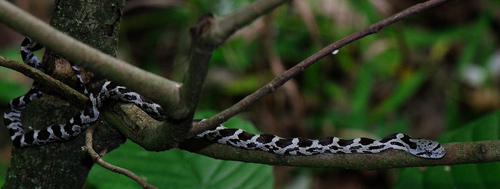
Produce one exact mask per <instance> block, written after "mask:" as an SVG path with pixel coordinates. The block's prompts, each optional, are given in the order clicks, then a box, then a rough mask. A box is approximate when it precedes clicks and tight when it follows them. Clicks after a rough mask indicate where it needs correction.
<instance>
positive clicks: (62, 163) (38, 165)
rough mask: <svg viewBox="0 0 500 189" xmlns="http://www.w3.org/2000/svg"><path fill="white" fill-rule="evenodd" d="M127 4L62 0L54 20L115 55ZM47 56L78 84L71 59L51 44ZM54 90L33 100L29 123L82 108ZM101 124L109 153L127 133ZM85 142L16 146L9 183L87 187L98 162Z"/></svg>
mask: <svg viewBox="0 0 500 189" xmlns="http://www.w3.org/2000/svg"><path fill="white" fill-rule="evenodd" d="M124 4H125V1H124V0H103V1H78V0H66V1H56V2H55V5H54V11H53V14H52V19H51V25H52V26H53V27H55V28H57V29H59V30H60V31H63V32H65V33H67V34H69V35H71V36H73V37H74V38H76V39H78V40H80V41H83V42H84V43H87V44H89V45H90V46H92V47H94V48H97V49H99V50H101V51H102V52H105V53H107V54H110V55H112V56H114V55H115V54H116V48H117V34H118V27H119V21H120V18H121V12H122V10H123V7H124ZM34 29H36V28H34ZM43 59H44V61H43V62H44V66H46V67H47V68H48V74H49V75H51V76H52V77H55V78H57V79H59V80H61V81H64V82H65V83H67V84H69V85H70V86H71V85H74V81H75V80H74V74H73V72H72V71H71V69H70V67H69V64H68V63H67V61H66V60H65V59H63V58H62V57H60V56H58V55H56V54H54V53H51V52H50V49H49V50H47V51H46V53H45V56H44V58H43ZM84 80H86V82H88V81H91V82H93V81H96V80H97V79H96V78H94V77H93V75H92V74H89V73H87V74H84ZM87 86H88V85H87ZM51 94H53V93H51V92H50V91H46V94H44V96H43V98H41V99H40V100H37V101H35V102H33V103H31V104H29V105H28V107H27V108H26V109H25V111H23V123H24V125H25V126H32V127H33V128H34V129H40V128H44V127H46V126H47V125H49V124H53V123H62V122H65V121H67V120H68V119H69V118H70V117H72V116H73V115H74V114H75V113H76V112H77V110H78V109H79V108H76V107H73V106H71V105H70V104H69V103H67V102H66V101H64V100H61V99H60V98H58V97H57V96H53V95H51ZM97 124H98V128H99V129H98V132H97V133H96V136H95V137H94V138H95V141H94V143H95V144H94V147H95V148H96V151H97V152H109V151H111V150H112V149H114V148H116V147H117V146H119V145H120V144H122V143H123V142H124V138H123V137H122V136H121V135H120V134H118V133H117V132H116V131H114V130H113V129H111V128H110V127H108V126H107V124H106V123H104V121H99V122H98V123H97ZM82 146H84V135H80V136H78V137H77V138H76V139H75V140H72V141H70V142H66V143H53V144H50V145H46V146H42V147H35V148H25V149H19V148H14V149H13V150H12V160H11V164H10V165H9V169H8V171H7V178H6V182H5V185H4V188H82V187H83V185H84V183H85V181H86V178H87V175H88V173H89V171H90V169H91V167H92V165H93V161H92V160H91V158H90V157H89V156H88V154H87V153H86V152H85V151H83V150H82V148H81V147H82Z"/></svg>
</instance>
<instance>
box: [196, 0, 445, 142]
mask: <svg viewBox="0 0 500 189" xmlns="http://www.w3.org/2000/svg"><path fill="white" fill-rule="evenodd" d="M447 1H449V0H430V1H426V2H424V3H420V4H416V5H414V6H412V7H410V8H408V9H405V10H403V11H401V12H399V13H397V14H395V15H392V16H391V17H389V18H386V19H384V20H382V21H380V22H377V23H375V24H373V25H371V26H369V27H367V28H365V29H363V30H360V31H358V32H356V33H353V34H351V35H349V36H347V37H344V38H342V39H340V40H338V41H336V42H334V43H332V44H330V45H328V46H326V47H324V48H323V49H321V50H320V51H318V52H317V53H315V54H313V55H311V56H310V57H308V58H307V59H305V60H303V61H302V62H300V63H298V64H297V65H295V66H294V67H292V68H290V69H289V70H287V71H285V72H283V73H282V74H281V75H279V76H278V77H276V78H275V79H273V80H272V81H271V82H269V83H268V84H266V85H265V86H263V87H261V88H260V89H258V90H257V91H255V92H254V93H252V94H250V95H248V96H246V97H245V98H244V99H243V100H241V101H239V102H238V103H236V104H234V105H233V106H231V107H230V108H228V109H226V110H224V111H222V112H220V113H218V114H217V115H215V116H213V117H211V118H210V119H206V120H204V121H201V122H197V123H194V125H193V128H192V130H191V135H192V136H194V135H196V134H198V133H200V132H203V131H205V130H208V129H213V128H215V127H216V126H217V125H219V124H221V123H223V122H225V121H227V120H228V119H229V118H231V117H233V116H235V115H236V114H238V113H240V112H241V111H243V110H244V109H245V108H247V107H248V106H249V105H251V104H253V103H254V102H255V101H257V100H259V99H260V98H262V97H264V96H266V95H268V94H270V93H272V92H274V91H275V90H276V89H277V88H278V87H280V86H281V85H283V84H284V83H285V82H287V81H288V80H290V79H291V78H293V77H295V76H296V75H298V74H299V73H302V72H303V71H305V70H306V69H307V68H308V67H309V66H311V65H312V64H314V63H316V62H317V61H318V60H320V59H322V58H324V57H325V56H328V55H330V54H331V53H332V52H333V51H335V50H338V49H340V48H341V47H343V46H345V45H347V44H349V43H352V42H354V41H356V40H358V39H360V38H363V37H365V36H368V35H370V34H374V33H377V32H379V31H380V30H382V29H383V28H384V27H386V26H389V25H391V24H393V23H394V22H397V21H399V20H401V19H403V18H405V17H408V16H410V15H412V14H415V13H417V12H420V11H423V10H427V9H430V8H432V7H434V6H437V5H439V4H442V3H444V2H447Z"/></svg>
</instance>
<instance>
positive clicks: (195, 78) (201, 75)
mask: <svg viewBox="0 0 500 189" xmlns="http://www.w3.org/2000/svg"><path fill="white" fill-rule="evenodd" d="M288 1H290V0H259V1H255V2H253V3H251V4H250V5H248V6H246V7H243V8H241V9H239V10H236V11H234V12H233V13H231V14H228V15H226V16H223V17H221V18H218V17H215V16H214V15H205V16H202V17H201V18H200V19H199V21H198V24H197V25H196V26H195V27H192V28H191V29H190V34H191V40H192V50H191V54H190V56H189V57H190V58H189V67H188V70H187V73H186V77H185V80H184V83H183V86H182V88H181V101H182V104H183V105H182V106H179V107H181V108H178V109H177V110H178V113H177V115H187V116H184V117H190V118H191V117H192V114H193V113H194V111H195V109H196V105H197V104H198V100H199V96H200V93H201V89H202V86H203V83H204V81H205V78H206V75H207V71H208V65H209V63H210V59H211V57H212V52H213V50H214V49H215V48H217V47H218V46H220V45H221V44H222V43H224V41H226V39H227V38H229V36H231V35H232V34H234V32H236V31H237V30H238V29H240V28H242V27H244V26H245V25H247V24H249V23H250V22H252V21H253V20H255V19H256V18H258V17H260V16H262V15H264V14H266V13H267V12H269V11H271V10H273V9H275V8H276V7H279V6H280V5H282V4H284V3H286V2H288ZM189 114H191V115H189Z"/></svg>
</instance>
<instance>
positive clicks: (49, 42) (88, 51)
mask: <svg viewBox="0 0 500 189" xmlns="http://www.w3.org/2000/svg"><path fill="white" fill-rule="evenodd" d="M0 22H2V23H4V24H6V25H7V26H9V27H11V28H13V29H15V30H16V31H18V32H20V33H22V34H25V35H29V36H30V37H32V38H33V39H35V40H36V41H38V42H40V43H41V44H43V45H44V46H46V47H47V48H49V49H51V50H53V51H54V52H56V53H58V54H61V55H63V56H64V57H66V58H67V59H69V60H71V61H72V62H74V63H75V64H77V65H78V66H81V67H83V68H86V69H88V70H91V71H92V72H94V73H97V74H99V75H101V76H105V77H106V78H109V79H110V80H112V81H115V82H118V83H120V84H125V85H126V86H127V87H129V88H130V89H132V90H134V91H137V92H139V93H141V94H142V95H144V96H146V97H148V98H150V99H153V100H154V101H155V102H157V103H159V104H161V105H163V107H165V109H166V111H167V113H169V114H168V115H169V116H172V117H175V112H176V111H175V110H176V109H177V105H179V104H180V100H179V99H180V95H179V88H180V84H179V83H176V82H173V81H170V80H167V79H165V78H162V77H160V76H157V75H154V74H151V73H149V72H146V71H143V70H141V69H139V68H137V67H134V66H132V65H130V64H127V63H126V62H123V61H121V60H118V59H116V58H114V57H112V56H109V55H107V54H104V53H102V52H100V51H98V50H96V49H94V48H92V47H90V46H88V45H86V44H83V43H81V42H80V41H78V40H75V39H74V38H72V37H70V36H68V35H66V34H64V33H62V32H60V31H58V30H56V29H54V28H53V27H51V26H49V25H48V24H46V23H44V22H43V21H41V20H39V19H37V18H35V17H33V16H32V15H30V14H28V13H26V12H24V11H23V10H21V9H19V8H17V7H16V6H14V5H12V4H10V3H9V2H7V1H0ZM33 28H36V29H33ZM131 78H133V79H131Z"/></svg>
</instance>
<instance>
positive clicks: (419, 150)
mask: <svg viewBox="0 0 500 189" xmlns="http://www.w3.org/2000/svg"><path fill="white" fill-rule="evenodd" d="M41 48H42V46H41V45H39V44H38V43H36V42H35V41H33V40H31V39H30V38H26V39H25V40H24V41H23V43H22V45H21V56H22V58H23V61H24V62H25V63H26V64H28V65H29V66H32V67H34V68H36V69H39V70H41V71H44V70H43V68H42V66H41V62H40V61H39V60H38V58H37V57H36V56H34V55H33V52H34V51H36V50H39V49H41ZM72 69H73V70H74V72H75V74H76V76H77V82H78V86H79V90H80V91H81V92H82V93H84V94H85V95H87V96H88V97H89V100H88V102H87V103H86V106H85V108H84V109H83V110H81V111H80V112H79V113H77V114H76V115H75V116H74V117H73V118H71V119H70V120H69V121H67V122H66V123H63V124H53V125H49V126H48V127H46V128H45V129H41V130H30V131H25V130H24V126H23V124H22V122H21V113H22V110H23V109H24V107H25V106H26V105H27V104H28V103H30V102H31V101H33V100H35V99H37V98H39V97H40V96H42V94H43V87H42V85H41V84H40V83H38V82H36V81H35V82H34V83H33V86H32V88H31V89H30V90H29V91H28V92H27V93H26V94H25V95H23V96H20V97H18V98H16V99H14V100H12V101H11V102H10V103H9V105H8V106H7V108H6V110H5V113H4V122H5V125H6V126H7V128H8V130H9V132H10V136H11V139H12V141H13V144H14V146H16V147H30V146H40V145H44V144H47V143H52V142H56V141H68V140H71V139H73V138H74V137H76V136H77V135H79V134H80V133H82V132H83V131H84V130H85V129H86V128H87V127H88V126H89V125H91V124H93V123H94V122H96V120H97V119H98V117H99V109H100V108H101V107H102V106H103V105H104V104H105V102H106V101H108V100H115V101H123V102H130V103H134V104H135V105H137V106H138V107H139V108H141V109H142V110H144V111H145V112H146V113H148V114H149V115H150V116H151V117H153V118H155V119H157V120H162V119H164V118H165V115H164V110H163V108H162V107H161V106H160V105H158V104H156V103H154V102H152V101H150V100H148V99H146V98H144V97H143V96H141V95H140V94H138V93H136V92H131V91H128V90H127V89H126V88H125V87H124V86H118V85H115V84H113V83H112V82H110V81H106V82H104V83H103V84H102V85H101V87H100V88H98V89H96V90H93V91H92V92H91V93H89V92H87V90H86V88H85V85H84V83H83V81H82V79H81V75H80V72H79V70H78V68H77V67H76V66H74V65H72ZM197 137H199V138H204V139H207V140H209V141H212V142H217V143H220V144H226V145H231V146H235V147H239V148H244V149H249V150H261V151H266V152H271V153H275V154H281V155H315V154H322V153H347V154H349V153H380V152H382V151H385V150H389V149H395V150H403V151H406V152H408V153H410V154H412V155H414V156H417V157H421V158H432V159H437V158H442V157H443V156H444V155H445V153H446V152H445V150H444V148H443V147H442V146H441V145H440V144H439V143H438V142H436V141H432V140H427V139H417V138H411V137H410V136H408V135H406V134H402V133H396V134H391V135H389V136H386V137H385V138H383V139H380V140H373V139H369V138H356V139H351V140H346V139H341V138H337V137H325V138H321V139H317V140H316V139H307V138H282V137H279V136H275V135H270V134H251V133H248V132H246V131H244V130H241V129H229V128H226V127H224V126H222V125H219V126H217V127H216V128H215V129H212V130H206V131H204V132H202V133H200V134H198V135H197Z"/></svg>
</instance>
